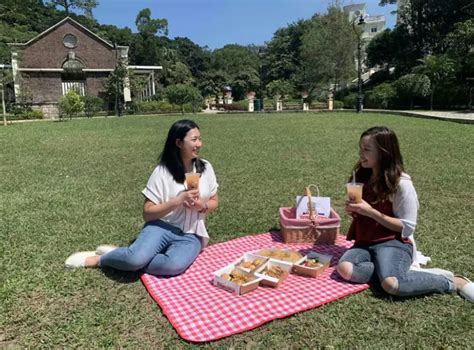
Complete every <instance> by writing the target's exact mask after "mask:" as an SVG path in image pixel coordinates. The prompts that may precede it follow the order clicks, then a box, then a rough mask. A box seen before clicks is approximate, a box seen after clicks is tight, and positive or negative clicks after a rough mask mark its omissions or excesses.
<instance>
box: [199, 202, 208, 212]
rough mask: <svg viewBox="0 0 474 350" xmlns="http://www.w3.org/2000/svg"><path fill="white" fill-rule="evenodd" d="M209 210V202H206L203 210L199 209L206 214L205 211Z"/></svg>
mask: <svg viewBox="0 0 474 350" xmlns="http://www.w3.org/2000/svg"><path fill="white" fill-rule="evenodd" d="M208 210H209V207H208V205H207V203H204V207H203V208H202V209H201V210H199V212H200V213H201V214H204V213H205V212H207V211H208Z"/></svg>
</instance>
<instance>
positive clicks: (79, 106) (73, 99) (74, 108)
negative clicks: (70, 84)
mask: <svg viewBox="0 0 474 350" xmlns="http://www.w3.org/2000/svg"><path fill="white" fill-rule="evenodd" d="M83 111H84V102H83V101H82V99H81V96H80V95H79V94H78V93H77V92H75V91H74V90H70V91H68V92H67V93H66V95H64V96H63V97H61V98H60V99H59V112H60V113H59V116H60V118H61V119H62V118H63V116H66V117H69V119H72V117H74V116H76V115H78V114H79V113H81V112H83Z"/></svg>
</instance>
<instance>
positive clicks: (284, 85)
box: [265, 79, 293, 97]
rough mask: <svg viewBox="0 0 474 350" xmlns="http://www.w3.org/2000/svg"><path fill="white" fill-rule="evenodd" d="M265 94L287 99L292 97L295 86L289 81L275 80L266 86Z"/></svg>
mask: <svg viewBox="0 0 474 350" xmlns="http://www.w3.org/2000/svg"><path fill="white" fill-rule="evenodd" d="M265 92H266V95H267V96H268V97H276V96H282V97H285V96H288V95H291V93H292V92H293V86H292V85H291V83H290V82H289V81H288V80H284V79H278V80H273V81H271V82H269V83H268V84H267V85H266V86H265Z"/></svg>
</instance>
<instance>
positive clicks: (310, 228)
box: [279, 185, 341, 244]
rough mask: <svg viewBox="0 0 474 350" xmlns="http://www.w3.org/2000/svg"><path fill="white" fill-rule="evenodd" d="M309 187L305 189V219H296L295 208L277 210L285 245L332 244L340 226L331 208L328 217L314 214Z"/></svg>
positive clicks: (339, 221) (338, 218)
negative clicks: (306, 198) (306, 208)
mask: <svg viewBox="0 0 474 350" xmlns="http://www.w3.org/2000/svg"><path fill="white" fill-rule="evenodd" d="M310 186H311V185H310ZM310 186H308V187H306V188H305V195H306V196H308V209H309V215H308V217H307V218H306V217H303V218H301V219H298V218H296V208H294V207H293V208H285V207H283V208H280V210H279V216H280V228H281V235H282V238H283V241H284V242H285V243H314V244H334V243H335V241H336V238H337V235H338V233H339V228H340V226H341V218H340V217H339V215H338V214H337V213H336V211H335V210H334V209H333V208H331V211H330V214H329V217H322V216H318V215H317V213H315V212H314V208H313V206H312V204H311V203H312V202H311V191H310ZM313 186H314V185H313ZM318 192H319V191H318Z"/></svg>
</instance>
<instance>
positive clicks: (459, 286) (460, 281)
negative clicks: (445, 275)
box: [454, 276, 468, 290]
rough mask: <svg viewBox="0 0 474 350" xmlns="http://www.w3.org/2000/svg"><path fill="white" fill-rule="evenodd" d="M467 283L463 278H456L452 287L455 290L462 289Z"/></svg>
mask: <svg viewBox="0 0 474 350" xmlns="http://www.w3.org/2000/svg"><path fill="white" fill-rule="evenodd" d="M467 283H468V282H467V281H466V280H465V279H464V278H461V277H457V276H455V277H454V285H455V286H456V290H460V289H462V287H464V286H465V285H466V284H467Z"/></svg>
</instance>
